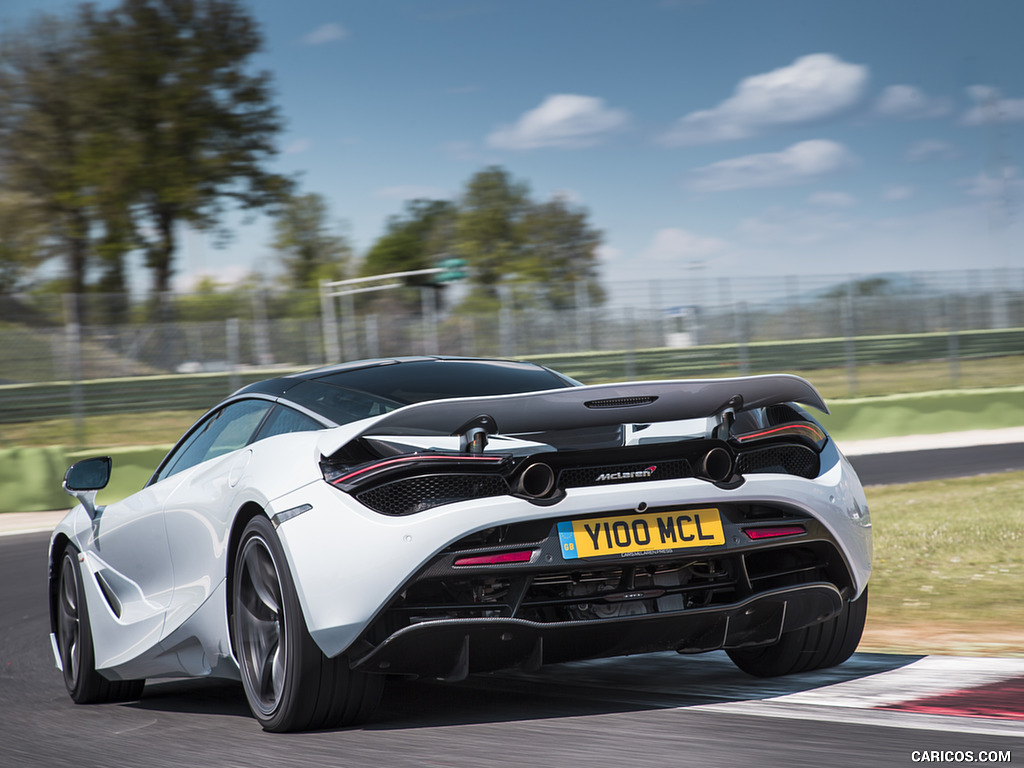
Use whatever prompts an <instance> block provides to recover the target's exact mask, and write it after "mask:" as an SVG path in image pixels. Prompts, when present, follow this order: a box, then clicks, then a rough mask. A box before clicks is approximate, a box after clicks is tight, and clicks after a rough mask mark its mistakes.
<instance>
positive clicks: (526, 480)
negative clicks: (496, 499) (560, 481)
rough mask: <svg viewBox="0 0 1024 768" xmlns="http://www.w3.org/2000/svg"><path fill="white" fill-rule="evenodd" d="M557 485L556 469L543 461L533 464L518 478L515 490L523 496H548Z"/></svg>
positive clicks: (532, 497) (536, 497)
mask: <svg viewBox="0 0 1024 768" xmlns="http://www.w3.org/2000/svg"><path fill="white" fill-rule="evenodd" d="M554 487H555V470H553V469H552V468H551V467H550V466H548V465H547V464H544V463H543V462H537V463H536V464H531V465H530V466H528V467H527V468H526V469H524V470H523V471H522V474H520V475H519V479H518V480H516V486H515V491H516V493H518V494H520V495H521V496H526V497H528V498H531V499H539V498H542V497H544V496H547V495H548V494H550V493H551V491H552V490H553V489H554Z"/></svg>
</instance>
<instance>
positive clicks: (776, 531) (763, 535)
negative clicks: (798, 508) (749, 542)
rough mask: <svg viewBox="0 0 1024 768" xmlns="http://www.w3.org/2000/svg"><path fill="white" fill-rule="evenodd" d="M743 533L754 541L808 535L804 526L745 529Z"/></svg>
mask: <svg viewBox="0 0 1024 768" xmlns="http://www.w3.org/2000/svg"><path fill="white" fill-rule="evenodd" d="M743 532H744V533H745V534H747V536H749V537H750V538H752V539H754V540H755V541H756V540H757V539H777V538H779V537H780V536H798V535H800V534H801V533H807V529H806V528H804V527H803V526H802V525H777V526H775V527H774V528H744V529H743Z"/></svg>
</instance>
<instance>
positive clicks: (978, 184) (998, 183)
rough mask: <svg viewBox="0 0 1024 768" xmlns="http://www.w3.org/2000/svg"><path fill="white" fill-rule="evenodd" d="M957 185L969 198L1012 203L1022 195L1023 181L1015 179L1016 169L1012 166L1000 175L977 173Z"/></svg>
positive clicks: (1003, 170) (1023, 190)
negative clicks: (1001, 200)
mask: <svg viewBox="0 0 1024 768" xmlns="http://www.w3.org/2000/svg"><path fill="white" fill-rule="evenodd" d="M959 184H960V186H961V187H962V188H963V190H964V191H965V192H966V193H967V194H968V195H969V196H970V197H978V198H982V199H984V200H992V201H995V200H1000V199H1003V200H1007V201H1012V200H1016V199H1017V198H1018V197H1020V195H1021V194H1022V193H1024V179H1019V178H1017V168H1016V167H1015V166H1012V165H1008V166H1006V167H1005V168H1003V169H1002V172H1001V173H998V174H989V173H987V172H983V173H979V174H978V175H976V176H973V177H971V178H969V179H963V180H961V181H960V182H959Z"/></svg>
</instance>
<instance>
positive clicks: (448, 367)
mask: <svg viewBox="0 0 1024 768" xmlns="http://www.w3.org/2000/svg"><path fill="white" fill-rule="evenodd" d="M318 381H321V382H324V383H326V384H333V385H335V386H339V387H346V388H348V389H357V390H360V391H362V392H369V393H372V394H374V395H378V396H380V397H386V398H387V399H389V400H393V401H395V402H398V403H402V404H403V405H408V404H410V403H420V402H423V401H424V400H441V399H444V398H447V397H482V396H485V395H513V394H517V393H519V392H538V391H540V390H544V389H560V388H562V387H568V386H571V383H570V382H569V381H568V380H567V379H565V378H563V377H561V376H559V375H557V374H555V373H554V372H552V371H549V370H548V369H546V368H541V367H540V366H537V365H533V364H530V363H515V362H511V361H505V360H414V361H410V362H403V363H397V364H392V365H378V366H375V367H373V368H361V369H357V370H354V371H339V372H338V373H332V374H328V375H327V376H323V377H321V378H319V379H318Z"/></svg>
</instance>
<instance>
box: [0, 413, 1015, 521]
mask: <svg viewBox="0 0 1024 768" xmlns="http://www.w3.org/2000/svg"><path fill="white" fill-rule="evenodd" d="M1019 444H1024V427H1009V428H1006V429H991V430H971V431H967V432H947V433H943V434H935V435H907V436H903V437H887V438H881V439H877V440H853V441H840V442H839V447H840V449H841V450H842V451H843V453H844V454H846V456H848V457H849V458H850V459H851V460H852V461H853V463H854V466H855V467H856V468H857V471H858V472H859V473H860V474H861V479H862V480H863V481H864V483H865V485H868V484H882V483H884V482H891V480H886V479H880V478H877V477H875V465H876V464H877V463H881V464H882V465H886V466H888V465H891V464H893V463H895V459H894V456H893V454H906V455H907V458H908V459H909V457H910V455H911V454H919V453H922V452H925V453H929V452H931V451H945V450H949V449H958V448H983V447H993V446H1003V445H1014V446H1015V445H1019ZM872 457H879V459H878V460H877V461H872V460H871V459H872ZM982 466H984V465H982ZM1005 468H1011V469H1012V468H1014V467H996V468H994V469H993V471H998V470H1000V469H1005ZM976 473H977V472H976V471H974V469H973V468H972V469H971V471H965V472H964V473H963V474H976ZM913 479H916V478H913V477H911V479H910V480H907V481H906V482H910V481H912V480H913ZM920 479H932V478H931V477H923V478H920ZM69 500H70V499H69ZM69 508H70V506H69ZM66 514H67V510H55V511H50V512H6V513H4V514H0V536H8V535H13V534H22V533H35V532H42V531H52V530H53V529H54V527H55V526H56V525H57V523H58V522H60V520H61V518H63V517H64V515H66Z"/></svg>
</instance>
